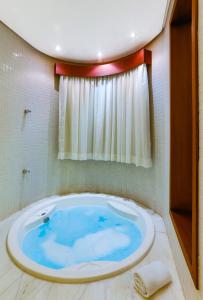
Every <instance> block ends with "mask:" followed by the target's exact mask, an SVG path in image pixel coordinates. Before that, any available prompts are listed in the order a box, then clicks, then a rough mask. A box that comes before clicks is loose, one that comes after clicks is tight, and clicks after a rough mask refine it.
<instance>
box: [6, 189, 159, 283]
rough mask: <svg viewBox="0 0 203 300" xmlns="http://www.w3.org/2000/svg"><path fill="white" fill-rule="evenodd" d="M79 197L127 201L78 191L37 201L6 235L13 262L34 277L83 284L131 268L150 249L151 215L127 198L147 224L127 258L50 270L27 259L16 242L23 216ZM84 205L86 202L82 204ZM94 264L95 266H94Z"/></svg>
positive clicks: (24, 217)
mask: <svg viewBox="0 0 203 300" xmlns="http://www.w3.org/2000/svg"><path fill="white" fill-rule="evenodd" d="M78 197H89V198H92V199H93V201H92V204H93V205H96V201H95V200H96V199H95V197H96V198H104V199H103V200H105V202H106V203H107V201H109V200H111V201H112V200H119V201H122V202H124V201H127V200H128V199H124V198H120V197H118V196H112V195H106V194H94V193H78V194H69V195H65V196H54V197H53V196H52V197H50V198H45V199H42V200H40V201H39V203H36V204H34V205H31V206H29V207H28V208H27V209H26V210H25V212H23V213H22V215H20V216H19V217H18V219H17V220H16V221H15V222H14V223H13V225H12V226H11V229H10V231H9V233H8V236H7V249H8V252H9V254H10V256H11V258H12V259H13V261H14V262H15V263H16V264H17V265H18V266H19V267H20V268H21V269H23V270H24V271H26V272H28V273H30V274H31V275H35V276H36V277H39V278H42V279H46V280H50V281H54V282H67V283H68V282H70V283H82V282H90V281H95V280H100V279H104V278H108V277H111V276H114V275H118V274H120V273H121V272H124V271H126V270H128V269H130V268H131V267H132V266H134V265H136V264H137V263H138V262H139V261H140V260H141V259H142V258H143V257H144V256H145V255H146V254H147V252H148V251H149V250H150V248H151V246H152V244H153V241H154V235H155V230H154V224H153V221H152V219H151V216H150V215H149V214H148V213H147V212H146V211H145V209H143V208H142V207H140V206H139V205H137V204H136V203H134V202H133V201H130V202H131V203H133V204H134V206H135V209H136V211H137V212H138V214H139V215H141V217H142V218H143V220H144V223H145V225H146V232H145V236H144V240H143V242H142V244H141V245H140V247H139V248H138V249H137V250H136V251H135V252H134V253H132V254H131V255H130V256H128V257H127V258H125V259H123V260H121V261H119V262H110V261H106V262H104V261H101V262H94V261H93V262H91V263H82V264H77V265H74V266H72V267H67V268H63V269H59V270H55V269H51V268H48V267H45V266H42V265H40V264H37V263H36V262H34V261H33V260H31V259H30V258H28V257H27V256H26V255H25V254H24V253H23V251H22V250H21V247H20V241H19V239H18V238H19V236H18V234H19V231H20V228H22V227H21V226H23V224H24V223H25V221H26V219H28V218H29V216H30V215H33V214H35V213H36V212H38V211H39V210H42V209H43V208H46V207H47V206H50V205H53V204H54V203H56V205H57V203H58V201H59V202H61V201H62V200H66V199H67V198H68V199H74V198H78ZM84 204H85V205H86V203H84ZM95 267H96V268H95Z"/></svg>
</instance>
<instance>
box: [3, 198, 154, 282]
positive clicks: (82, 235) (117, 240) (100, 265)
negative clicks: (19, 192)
mask: <svg viewBox="0 0 203 300" xmlns="http://www.w3.org/2000/svg"><path fill="white" fill-rule="evenodd" d="M153 240H154V226H153V223H152V220H151V217H150V215H149V214H148V213H147V212H146V210H145V209H143V208H141V207H140V206H138V205H137V204H136V203H135V202H133V201H131V200H126V199H123V198H119V197H116V196H110V195H104V194H92V193H82V194H70V195H66V196H54V197H50V198H46V199H43V200H41V201H39V202H38V203H37V204H34V205H32V206H31V207H29V208H28V209H26V211H25V212H24V213H22V214H21V215H20V217H19V218H18V219H17V220H16V221H15V222H14V224H13V225H12V227H11V229H10V231H9V233H8V238H7V248H8V252H9V254H10V256H11V258H12V259H13V261H14V262H15V263H16V264H17V265H18V266H19V267H20V268H22V269H23V270H24V271H26V272H28V273H30V274H32V275H35V276H37V277H39V278H43V279H47V280H51V281H56V282H72V283H74V282H75V283H77V282H78V283H79V282H88V281H94V280H99V279H103V278H107V277H111V276H114V275H117V274H119V273H121V272H123V271H126V270H127V269H129V268H131V267H132V266H134V265H135V264H136V263H138V262H139V261H140V260H141V259H142V258H143V257H144V256H145V255H146V253H147V252H148V250H149V249H150V247H151V245H152V243H153Z"/></svg>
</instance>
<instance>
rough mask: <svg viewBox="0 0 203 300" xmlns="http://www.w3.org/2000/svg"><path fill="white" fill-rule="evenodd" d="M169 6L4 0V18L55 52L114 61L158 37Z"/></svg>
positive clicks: (136, 0) (142, 1) (0, 9)
mask: <svg viewBox="0 0 203 300" xmlns="http://www.w3.org/2000/svg"><path fill="white" fill-rule="evenodd" d="M167 4H168V1H167V0H100V1H98V0H58V1H57V0H33V1H30V0H6V1H5V0H0V19H1V21H2V22H4V23H5V24H6V25H7V26H9V27H10V28H11V29H12V30H13V31H15V32H16V33H17V34H18V35H20V36H21V37H22V38H23V39H25V40H26V41H27V42H28V43H29V44H31V45H32V46H33V47H35V48H36V49H38V50H40V51H42V52H43V53H46V54H48V55H50V56H53V57H56V58H60V59H64V60H69V61H76V62H96V61H98V60H101V61H108V60H113V59H116V58H118V57H121V56H124V55H127V54H130V53H132V52H134V51H136V50H137V49H139V48H141V47H143V46H144V45H146V44H147V43H148V42H149V41H151V40H152V39H153V38H154V37H155V36H157V35H158V34H159V33H160V31H161V30H162V28H163V25H164V21H165V15H166V11H167V6H168V5H167Z"/></svg>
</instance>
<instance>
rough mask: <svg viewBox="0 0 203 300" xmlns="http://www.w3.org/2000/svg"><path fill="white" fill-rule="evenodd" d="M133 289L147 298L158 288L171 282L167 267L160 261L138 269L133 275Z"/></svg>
mask: <svg viewBox="0 0 203 300" xmlns="http://www.w3.org/2000/svg"><path fill="white" fill-rule="evenodd" d="M134 281H135V289H136V290H137V292H138V293H140V294H141V295H142V296H144V297H146V298H148V297H150V296H151V295H153V294H154V293H156V292H157V291H158V290H159V289H160V288H162V287H163V286H165V285H166V284H168V283H170V282H171V275H170V273H169V271H168V269H167V267H166V266H165V265H164V264H163V263H161V262H160V261H153V262H151V263H150V264H148V265H145V266H143V267H140V268H139V269H138V270H137V271H136V272H135V274H134Z"/></svg>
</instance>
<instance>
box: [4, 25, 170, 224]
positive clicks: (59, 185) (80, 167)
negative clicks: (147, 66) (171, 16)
mask: <svg viewBox="0 0 203 300" xmlns="http://www.w3.org/2000/svg"><path fill="white" fill-rule="evenodd" d="M0 38H1V47H0V143H1V151H0V195H1V197H0V207H1V209H0V218H4V217H6V216H8V215H9V214H11V213H12V212H14V211H16V210H18V209H19V208H21V207H23V206H25V205H26V204H28V203H30V202H33V201H35V200H38V199H40V198H42V197H44V196H47V195H50V194H54V193H58V192H62V193H66V192H76V191H95V192H103V193H113V194H118V195H125V196H128V197H132V198H134V199H138V200H139V201H141V202H143V203H144V204H146V205H148V206H150V207H152V208H154V209H156V210H157V211H159V212H162V210H163V201H164V189H165V176H164V175H165V163H164V161H165V159H166V155H165V148H166V145H167V139H166V138H165V136H166V135H165V131H166V110H167V105H166V103H167V101H166V99H165V83H164V82H163V78H166V74H165V71H164V69H162V68H160V66H161V65H162V63H163V60H164V56H163V55H162V49H161V47H162V43H159V42H157V43H155V45H154V46H153V45H151V46H150V47H149V48H150V49H152V51H153V67H152V69H151V70H150V74H151V76H152V86H153V89H151V93H152V97H151V111H152V113H151V123H152V136H153V140H152V145H153V167H152V168H150V169H144V168H137V167H135V166H133V165H130V166H129V165H124V164H119V163H105V162H93V161H89V162H75V161H58V160H57V159H56V157H57V129H58V92H57V90H56V89H55V83H54V76H53V65H54V60H53V59H51V58H49V57H47V56H45V55H43V54H41V53H39V52H38V51H36V50H35V49H33V48H32V47H30V46H29V45H28V44H27V43H25V42H24V41H23V40H22V39H21V38H19V37H18V36H17V35H15V34H14V33H13V32H11V31H10V30H9V29H8V28H6V27H5V26H4V25H3V24H0ZM25 107H27V108H29V109H31V110H32V113H31V114H29V115H27V116H26V117H24V115H23V110H24V108H25ZM23 168H28V169H30V170H31V173H30V175H27V176H24V177H23V176H22V173H21V172H22V169H23Z"/></svg>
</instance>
